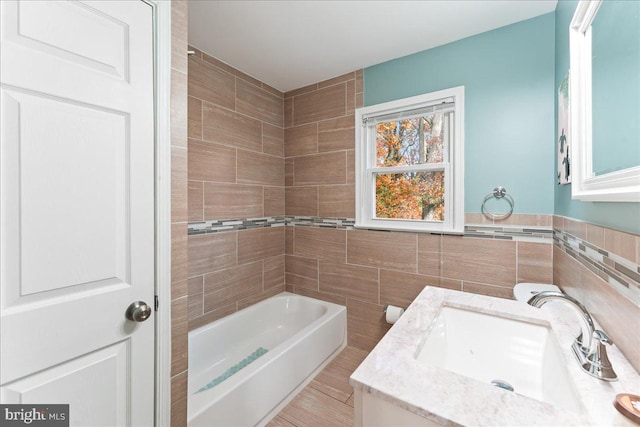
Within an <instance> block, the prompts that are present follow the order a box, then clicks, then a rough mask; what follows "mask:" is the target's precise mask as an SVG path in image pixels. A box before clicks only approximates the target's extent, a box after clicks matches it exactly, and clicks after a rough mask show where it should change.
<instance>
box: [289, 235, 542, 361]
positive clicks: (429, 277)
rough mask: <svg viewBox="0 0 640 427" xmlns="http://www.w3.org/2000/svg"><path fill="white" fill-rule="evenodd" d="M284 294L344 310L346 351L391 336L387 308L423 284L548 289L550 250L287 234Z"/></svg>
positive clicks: (463, 241)
mask: <svg viewBox="0 0 640 427" xmlns="http://www.w3.org/2000/svg"><path fill="white" fill-rule="evenodd" d="M286 233H287V236H286V239H287V244H286V253H287V256H286V263H285V268H286V283H287V290H289V291H291V292H295V293H299V294H303V295H309V296H313V297H315V298H320V299H324V300H328V301H338V302H339V303H341V304H346V306H347V312H348V325H347V327H348V340H349V345H352V346H355V347H357V348H360V349H363V350H370V349H371V348H373V346H375V344H376V343H377V342H378V340H379V339H380V338H381V337H382V335H384V333H385V332H386V331H387V330H388V328H389V326H388V325H387V324H386V323H385V322H384V315H383V313H382V310H383V307H384V305H385V304H394V305H399V306H403V307H407V306H408V305H409V304H410V303H411V301H413V299H414V298H415V297H416V296H417V295H418V293H419V292H420V291H421V290H422V289H423V288H424V287H425V286H427V285H430V286H439V287H445V288H448V289H455V290H459V291H466V292H473V293H480V294H485V295H493V296H497V297H502V298H512V295H513V286H514V285H515V284H516V283H517V282H523V281H531V282H544V283H551V280H552V258H551V257H552V245H551V244H549V243H529V242H514V241H502V240H491V239H476V238H463V237H457V236H438V235H429V234H418V233H402V232H385V231H366V230H336V229H324V228H319V227H287V230H286Z"/></svg>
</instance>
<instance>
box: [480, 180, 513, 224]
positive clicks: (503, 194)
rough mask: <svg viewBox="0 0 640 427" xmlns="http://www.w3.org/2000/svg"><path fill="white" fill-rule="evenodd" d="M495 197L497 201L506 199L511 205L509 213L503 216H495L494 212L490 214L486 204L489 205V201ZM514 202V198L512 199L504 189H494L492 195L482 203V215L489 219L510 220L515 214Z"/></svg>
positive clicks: (488, 195) (487, 196)
mask: <svg viewBox="0 0 640 427" xmlns="http://www.w3.org/2000/svg"><path fill="white" fill-rule="evenodd" d="M492 197H495V198H496V199H502V198H504V199H505V200H506V201H507V202H509V205H510V209H509V212H507V213H503V214H495V213H493V212H489V211H488V210H487V209H486V207H485V204H486V203H487V200H489V199H490V198H492ZM514 204H515V203H514V201H513V197H511V196H510V195H508V194H507V189H506V188H504V187H500V186H498V187H496V188H494V189H493V192H492V193H489V194H487V195H486V196H485V197H484V200H483V201H482V207H481V208H480V210H481V211H482V213H483V214H484V215H485V216H486V217H487V218H491V219H505V218H508V217H509V216H510V215H511V214H512V213H513V206H514Z"/></svg>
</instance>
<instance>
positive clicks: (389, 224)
mask: <svg viewBox="0 0 640 427" xmlns="http://www.w3.org/2000/svg"><path fill="white" fill-rule="evenodd" d="M463 181H464V87H463V86H459V87H455V88H451V89H445V90H442V91H438V92H433V93H428V94H425V95H420V96H415V97H411V98H405V99H401V100H398V101H392V102H386V103H384V104H378V105H372V106H369V107H365V108H360V109H358V110H357V111H356V227H362V228H377V229H385V230H405V231H432V232H449V233H462V232H463V230H464V182H463Z"/></svg>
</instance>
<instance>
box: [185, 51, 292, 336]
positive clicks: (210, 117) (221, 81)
mask: <svg viewBox="0 0 640 427" xmlns="http://www.w3.org/2000/svg"><path fill="white" fill-rule="evenodd" d="M191 49H192V50H195V51H196V54H195V55H193V56H190V57H189V61H188V62H189V84H188V95H189V96H188V108H189V113H188V116H189V120H188V137H189V140H188V151H189V160H188V191H189V199H188V211H187V215H188V219H189V221H190V222H197V221H204V220H224V219H234V220H236V219H246V218H259V217H263V216H281V215H284V209H285V189H284V180H285V166H284V129H283V125H284V116H283V114H284V110H283V108H284V94H283V93H281V92H278V91H277V90H275V89H273V88H271V87H269V86H267V85H265V84H263V83H261V82H259V81H258V80H256V79H254V78H252V77H250V76H247V75H246V74H243V73H242V72H240V71H238V70H236V69H234V68H232V67H230V66H228V65H227V64H224V63H222V62H220V61H219V60H217V59H215V58H213V57H211V56H209V55H207V54H205V53H202V52H200V51H199V50H197V49H194V48H191ZM284 237H285V232H284V227H275V228H262V229H253V230H242V231H233V232H223V233H217V234H206V235H195V236H190V237H189V238H188V246H189V266H188V271H187V273H186V274H187V277H188V294H189V298H188V305H187V309H188V316H187V318H188V328H189V330H192V329H195V328H197V327H199V326H202V325H205V324H207V323H210V322H212V321H214V320H216V319H218V318H220V317H223V316H226V315H228V314H230V313H233V312H235V311H236V310H239V309H241V308H243V307H246V306H248V305H251V304H255V303H256V302H258V301H260V300H262V299H264V298H267V297H269V296H271V295H275V294H277V293H279V292H282V291H283V290H284V263H285V260H284V244H285V242H284Z"/></svg>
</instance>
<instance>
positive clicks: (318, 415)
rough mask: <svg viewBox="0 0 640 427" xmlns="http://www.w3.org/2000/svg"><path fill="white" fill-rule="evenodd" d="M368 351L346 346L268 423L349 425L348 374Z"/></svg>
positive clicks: (297, 426) (325, 426) (276, 426)
mask: <svg viewBox="0 0 640 427" xmlns="http://www.w3.org/2000/svg"><path fill="white" fill-rule="evenodd" d="M367 354H368V353H367V352H366V351H363V350H359V349H357V348H355V347H345V349H344V350H342V352H340V354H338V356H336V358H335V359H333V360H332V361H331V363H329V364H328V365H327V366H326V367H325V368H324V369H323V370H322V371H320V373H319V374H318V375H316V377H315V378H314V379H313V380H312V381H311V382H310V383H309V385H307V386H306V387H305V388H304V389H303V390H302V391H301V392H300V394H298V395H297V396H296V397H295V398H294V399H293V400H292V401H291V402H290V403H289V404H288V405H287V406H286V407H285V408H284V409H283V410H282V411H280V413H279V414H278V415H276V416H275V418H274V419H273V420H271V422H269V424H267V427H293V426H295V427H307V426H309V427H310V426H322V427H330V426H336V427H338V426H340V427H347V426H352V425H353V388H352V387H351V386H350V385H349V377H350V376H351V374H352V373H353V371H355V369H356V368H357V367H358V365H360V363H362V361H363V360H364V358H365V357H366V356H367Z"/></svg>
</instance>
